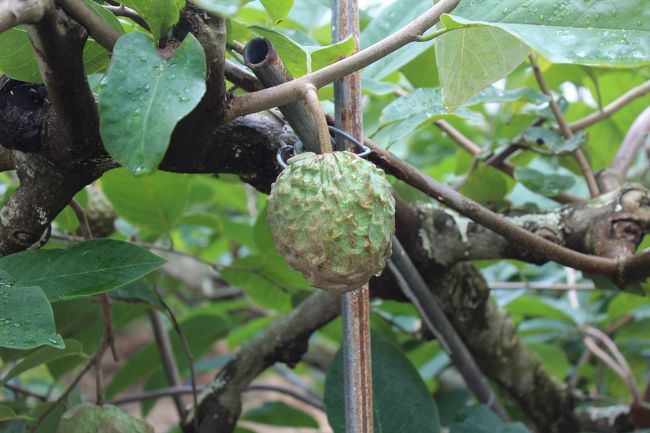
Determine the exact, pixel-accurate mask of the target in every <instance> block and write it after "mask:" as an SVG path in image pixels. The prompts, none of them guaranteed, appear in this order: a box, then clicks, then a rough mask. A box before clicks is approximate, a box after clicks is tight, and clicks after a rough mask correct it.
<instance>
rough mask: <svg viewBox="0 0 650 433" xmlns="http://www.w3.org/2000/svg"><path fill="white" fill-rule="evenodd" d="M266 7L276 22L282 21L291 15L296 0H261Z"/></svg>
mask: <svg viewBox="0 0 650 433" xmlns="http://www.w3.org/2000/svg"><path fill="white" fill-rule="evenodd" d="M260 1H261V3H262V5H264V9H266V12H268V14H269V16H270V17H271V19H272V20H273V21H274V22H278V21H282V20H283V19H285V18H286V17H287V15H289V12H290V11H291V8H292V7H293V1H294V0H260Z"/></svg>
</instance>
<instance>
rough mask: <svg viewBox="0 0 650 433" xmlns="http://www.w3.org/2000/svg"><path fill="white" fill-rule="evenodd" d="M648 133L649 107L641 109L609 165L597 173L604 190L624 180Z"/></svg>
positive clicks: (649, 131)
mask: <svg viewBox="0 0 650 433" xmlns="http://www.w3.org/2000/svg"><path fill="white" fill-rule="evenodd" d="M648 134H650V107H648V108H646V109H645V110H643V112H641V114H639V116H638V117H637V118H636V119H635V120H634V123H632V126H630V129H629V130H628V131H627V134H625V138H624V139H623V142H622V143H621V146H620V147H619V148H618V151H617V152H616V155H615V156H614V159H613V160H612V163H611V165H610V166H609V168H608V169H606V170H604V171H603V172H602V173H600V174H599V176H598V180H599V181H600V183H601V184H602V185H603V188H604V189H605V190H606V191H611V190H612V189H614V188H616V187H618V186H620V185H621V184H623V183H624V182H625V179H626V178H627V172H628V171H629V169H630V167H631V166H632V163H634V161H635V160H636V158H637V156H638V155H639V151H640V150H641V149H642V148H643V145H644V144H645V141H646V138H647V137H648Z"/></svg>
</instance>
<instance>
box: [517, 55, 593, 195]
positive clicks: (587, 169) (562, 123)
mask: <svg viewBox="0 0 650 433" xmlns="http://www.w3.org/2000/svg"><path fill="white" fill-rule="evenodd" d="M528 59H529V60H530V65H531V66H532V68H533V73H534V74H535V79H536V80H537V84H538V85H539V88H540V89H541V90H542V92H543V93H544V94H546V95H547V96H548V97H549V98H550V100H549V106H550V107H551V111H553V115H554V116H555V120H556V121H557V124H558V125H559V127H560V131H561V132H562V136H564V138H565V139H567V140H568V139H570V138H571V137H573V131H572V130H571V128H570V127H569V125H568V123H567V122H566V119H565V118H564V114H563V113H562V110H561V109H560V106H559V105H558V104H557V101H556V100H555V98H554V97H553V92H551V89H549V87H548V85H547V84H546V81H545V80H544V76H543V75H542V71H541V69H540V68H539V65H538V64H537V59H536V58H535V55H534V54H530V55H529V56H528ZM573 155H574V157H575V159H576V162H577V163H578V166H580V170H581V171H582V175H583V176H584V178H585V180H586V181H587V186H588V187H589V192H590V193H591V196H592V197H598V196H599V195H600V189H599V188H598V183H597V182H596V176H595V175H594V172H593V171H592V170H591V166H590V165H589V161H587V157H586V156H585V154H584V152H583V151H582V149H580V148H578V149H576V150H574V151H573Z"/></svg>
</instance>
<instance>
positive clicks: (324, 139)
mask: <svg viewBox="0 0 650 433" xmlns="http://www.w3.org/2000/svg"><path fill="white" fill-rule="evenodd" d="M303 97H304V99H305V102H306V103H307V106H308V107H309V111H310V112H311V115H312V116H313V118H314V122H315V123H316V129H317V130H318V144H319V145H320V152H321V153H328V152H332V151H333V149H332V139H331V137H330V131H329V128H328V126H327V120H326V118H325V112H323V107H322V106H321V105H320V100H319V99H318V92H317V91H316V87H314V86H313V85H310V84H308V85H307V86H305V91H304V92H303Z"/></svg>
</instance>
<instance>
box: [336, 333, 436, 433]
mask: <svg viewBox="0 0 650 433" xmlns="http://www.w3.org/2000/svg"><path fill="white" fill-rule="evenodd" d="M342 361H343V359H342V353H341V351H340V350H339V351H338V353H337V354H336V357H335V358H334V361H333V362H332V365H331V367H330V370H329V371H328V372H327V377H326V379H325V405H326V408H327V418H328V420H329V423H330V425H331V426H332V429H333V430H334V432H335V433H344V432H345V409H344V398H343V362H342ZM372 381H373V385H372V388H373V401H374V423H375V433H380V432H418V433H439V431H440V422H439V420H438V411H437V409H436V405H435V403H434V401H433V399H432V398H431V395H430V394H429V391H428V390H427V387H426V386H425V384H424V382H422V379H421V378H420V375H419V374H418V372H417V370H416V369H415V367H413V365H412V364H411V363H410V362H409V360H408V358H407V357H406V356H405V355H404V353H402V351H401V350H400V349H399V348H397V347H395V346H393V345H392V344H391V343H390V342H388V341H387V340H386V338H385V337H382V336H381V335H380V334H377V333H373V334H372ZM399 396H402V398H396V397H399ZM407 397H408V398H407Z"/></svg>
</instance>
